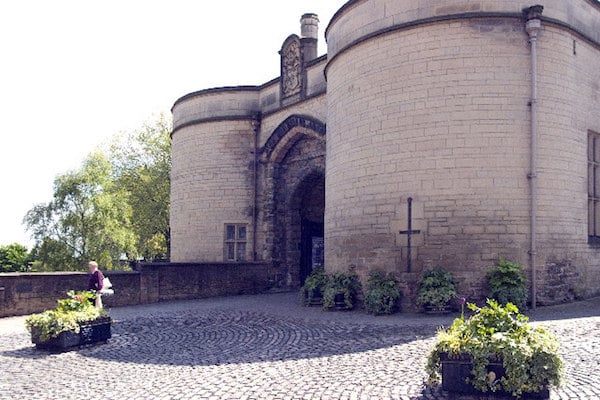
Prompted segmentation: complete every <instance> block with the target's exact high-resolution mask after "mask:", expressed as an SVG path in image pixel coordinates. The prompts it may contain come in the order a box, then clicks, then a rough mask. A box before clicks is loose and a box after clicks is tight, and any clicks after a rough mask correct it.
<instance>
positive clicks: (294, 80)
mask: <svg viewBox="0 0 600 400" xmlns="http://www.w3.org/2000/svg"><path fill="white" fill-rule="evenodd" d="M280 54H281V93H282V97H290V96H293V95H295V94H298V93H300V92H301V91H302V83H303V82H302V49H301V47H300V39H299V38H298V36H296V35H292V36H290V37H288V38H287V39H286V41H285V42H284V43H283V46H282V48H281V52H280Z"/></svg>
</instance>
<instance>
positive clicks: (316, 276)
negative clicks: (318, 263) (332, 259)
mask: <svg viewBox="0 0 600 400" xmlns="http://www.w3.org/2000/svg"><path fill="white" fill-rule="evenodd" d="M328 282H329V277H328V276H327V274H326V273H325V270H324V269H323V268H315V269H314V270H313V271H312V272H311V273H310V275H308V277H307V278H306V281H304V285H303V286H302V288H301V289H300V296H301V301H302V303H303V304H304V305H311V304H313V302H314V301H315V299H317V298H319V297H321V298H322V297H323V293H324V292H325V288H326V287H327V283H328Z"/></svg>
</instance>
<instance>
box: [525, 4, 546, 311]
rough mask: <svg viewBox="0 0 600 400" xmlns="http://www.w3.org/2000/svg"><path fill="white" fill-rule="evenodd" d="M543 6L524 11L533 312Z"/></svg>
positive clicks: (535, 298) (535, 295)
mask: <svg viewBox="0 0 600 400" xmlns="http://www.w3.org/2000/svg"><path fill="white" fill-rule="evenodd" d="M543 10H544V7H543V6H540V5H536V6H533V7H529V8H526V9H525V10H524V12H525V16H526V19H527V22H526V24H525V30H526V31H527V34H528V35H529V43H530V45H531V100H530V102H529V106H530V108H531V144H530V146H531V148H530V153H529V156H530V159H529V166H530V171H529V174H528V175H527V178H528V179H529V187H530V194H531V199H530V214H529V215H530V221H529V229H530V248H529V268H530V269H531V307H532V308H533V309H534V310H535V308H536V303H537V282H536V280H537V273H536V267H535V262H536V255H537V244H536V231H537V221H536V219H537V135H538V132H537V130H538V129H537V128H538V118H537V90H538V87H537V38H538V34H539V33H540V31H541V30H542V21H541V19H540V17H541V16H542V11H543Z"/></svg>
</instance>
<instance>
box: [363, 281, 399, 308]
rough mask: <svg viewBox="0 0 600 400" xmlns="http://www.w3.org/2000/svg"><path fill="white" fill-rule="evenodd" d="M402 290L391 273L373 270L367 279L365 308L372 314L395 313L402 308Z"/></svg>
mask: <svg viewBox="0 0 600 400" xmlns="http://www.w3.org/2000/svg"><path fill="white" fill-rule="evenodd" d="M401 299H402V292H401V291H400V288H399V287H398V281H397V280H396V278H395V277H394V276H393V275H391V274H386V273H384V272H381V271H371V273H370V274H369V280H368V281H367V291H366V294H365V309H366V310H367V312H368V313H370V314H375V315H381V314H393V313H395V312H397V311H399V310H400V300H401Z"/></svg>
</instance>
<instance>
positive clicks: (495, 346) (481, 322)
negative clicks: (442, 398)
mask: <svg viewBox="0 0 600 400" xmlns="http://www.w3.org/2000/svg"><path fill="white" fill-rule="evenodd" d="M468 307H469V309H470V310H472V311H473V312H474V314H473V315H472V316H471V317H470V318H469V319H468V320H466V321H465V320H464V317H461V318H456V319H455V320H454V322H453V323H452V325H451V326H450V327H449V328H448V329H447V330H440V331H439V332H438V336H437V343H436V344H435V345H434V348H433V350H432V351H431V353H430V354H429V356H428V359H427V367H426V369H427V373H428V375H429V379H428V381H429V383H430V384H434V383H437V382H439V379H440V377H441V381H442V388H443V389H444V390H447V391H452V392H458V393H463V394H481V393H482V392H484V393H485V392H488V391H491V392H493V393H494V394H500V395H503V396H507V395H511V396H514V397H525V398H548V397H549V387H551V386H558V385H560V382H561V379H562V373H563V362H562V359H561V357H560V356H559V354H558V341H557V339H556V337H555V336H554V335H552V334H551V333H550V332H549V331H547V330H546V329H544V328H534V327H532V326H531V325H529V324H528V318H527V317H526V316H524V315H522V314H520V313H519V309H518V308H517V307H516V306H515V305H513V304H512V303H508V304H507V305H506V306H502V305H500V304H498V302H496V301H495V300H488V301H487V306H486V307H482V308H479V307H477V306H476V305H474V304H468Z"/></svg>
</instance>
